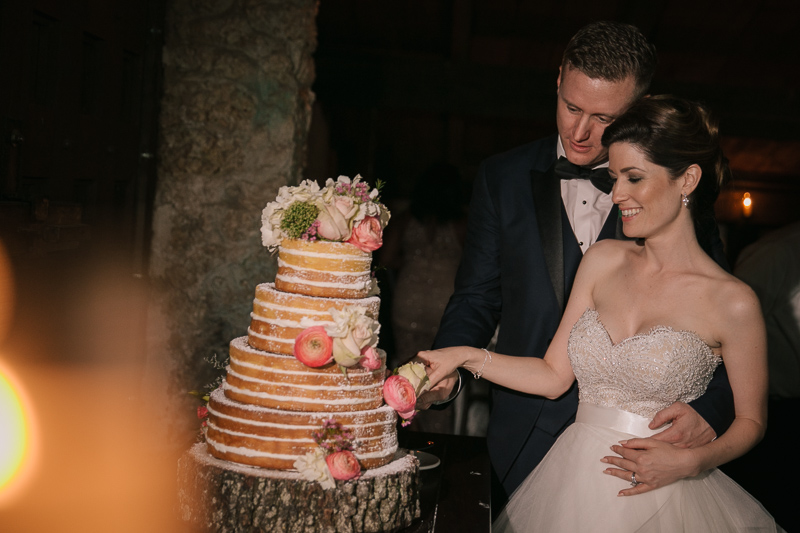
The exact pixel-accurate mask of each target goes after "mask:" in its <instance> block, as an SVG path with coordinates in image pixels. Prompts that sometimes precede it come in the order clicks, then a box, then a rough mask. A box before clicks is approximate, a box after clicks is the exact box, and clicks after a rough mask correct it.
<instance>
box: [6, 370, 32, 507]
mask: <svg viewBox="0 0 800 533" xmlns="http://www.w3.org/2000/svg"><path fill="white" fill-rule="evenodd" d="M29 456H30V422H29V419H28V418H27V417H26V409H25V406H24V404H23V401H22V398H21V393H20V391H19V389H18V388H17V387H15V383H14V381H13V380H12V379H11V378H10V375H9V372H8V371H6V370H5V369H3V368H2V367H0V495H5V494H6V493H8V492H9V491H10V490H11V489H12V488H13V486H14V485H15V482H16V481H17V479H18V478H19V477H21V476H20V474H21V471H22V469H23V468H25V467H26V466H27V465H26V463H27V462H28V461H27V459H28V458H29Z"/></svg>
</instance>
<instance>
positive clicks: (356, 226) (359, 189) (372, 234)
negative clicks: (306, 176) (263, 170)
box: [261, 175, 391, 252]
mask: <svg viewBox="0 0 800 533" xmlns="http://www.w3.org/2000/svg"><path fill="white" fill-rule="evenodd" d="M361 179H362V178H361V176H360V175H357V176H356V177H355V178H353V179H352V180H351V179H350V178H349V177H347V176H339V178H338V179H337V180H336V181H333V179H330V178H329V179H328V181H327V182H326V183H325V187H322V188H320V186H319V185H318V184H317V182H315V181H312V180H304V181H302V182H301V183H300V185H298V186H284V187H281V188H280V190H279V191H278V196H277V198H276V199H275V201H274V202H270V203H268V204H267V206H266V207H265V208H264V211H263V212H262V214H261V242H262V243H263V245H264V246H266V247H267V248H268V249H269V250H270V251H275V250H276V249H277V248H278V246H279V245H280V243H281V241H282V240H284V239H303V240H307V241H315V240H325V241H332V242H348V243H350V244H352V245H354V246H356V247H358V248H359V249H361V250H363V251H365V252H372V251H374V250H377V249H378V248H380V247H381V246H382V245H383V229H384V228H385V227H386V224H387V223H388V222H389V217H390V216H391V215H390V213H389V210H388V209H386V206H385V205H383V204H382V203H380V201H379V199H380V188H381V185H382V184H381V183H380V182H378V184H377V186H376V187H375V188H372V189H371V188H370V186H369V185H368V184H367V183H365V182H363V181H361Z"/></svg>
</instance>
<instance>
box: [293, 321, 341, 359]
mask: <svg viewBox="0 0 800 533" xmlns="http://www.w3.org/2000/svg"><path fill="white" fill-rule="evenodd" d="M293 351H294V356H295V357H296V358H297V360H298V361H300V362H301V363H303V364H304V365H306V366H310V367H312V368H318V367H320V366H323V365H327V364H328V363H330V362H331V360H332V359H333V355H332V354H333V339H331V338H330V337H329V336H328V333H327V332H326V331H325V328H324V327H323V326H312V327H310V328H306V329H304V330H303V331H302V332H300V335H298V336H297V337H296V338H295V339H294V349H293Z"/></svg>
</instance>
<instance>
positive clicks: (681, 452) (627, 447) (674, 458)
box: [601, 438, 699, 496]
mask: <svg viewBox="0 0 800 533" xmlns="http://www.w3.org/2000/svg"><path fill="white" fill-rule="evenodd" d="M611 451H613V452H614V453H616V454H619V456H614V455H611V456H606V457H603V458H602V459H601V461H602V462H603V463H609V464H611V465H614V466H617V467H619V468H607V469H606V470H605V471H604V473H606V474H609V475H612V476H615V477H618V478H620V479H624V480H625V481H631V474H636V481H637V484H636V485H635V486H633V487H631V488H629V489H625V490H621V491H620V492H619V495H620V496H632V495H634V494H641V493H643V492H649V491H651V490H653V489H656V488H658V487H663V486H665V485H669V484H670V483H674V482H675V481H678V480H679V479H683V478H686V477H690V476H695V475H697V474H698V473H699V472H698V464H697V460H696V457H695V453H694V452H693V451H692V450H690V449H685V448H680V447H678V446H675V445H674V444H668V443H666V442H661V441H659V440H656V439H653V438H649V439H629V440H627V441H621V442H620V443H619V444H615V445H614V446H611Z"/></svg>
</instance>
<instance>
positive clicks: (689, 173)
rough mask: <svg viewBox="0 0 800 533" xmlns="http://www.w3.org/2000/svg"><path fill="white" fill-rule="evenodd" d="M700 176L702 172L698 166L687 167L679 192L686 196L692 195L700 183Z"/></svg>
mask: <svg viewBox="0 0 800 533" xmlns="http://www.w3.org/2000/svg"><path fill="white" fill-rule="evenodd" d="M702 176H703V171H702V170H701V169H700V166H699V165H696V164H695V165H689V168H687V169H686V172H684V173H683V187H681V192H682V193H683V194H685V195H686V196H689V195H690V194H692V191H694V190H695V189H696V188H697V185H698V184H699V183H700V178H701V177H702Z"/></svg>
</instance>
